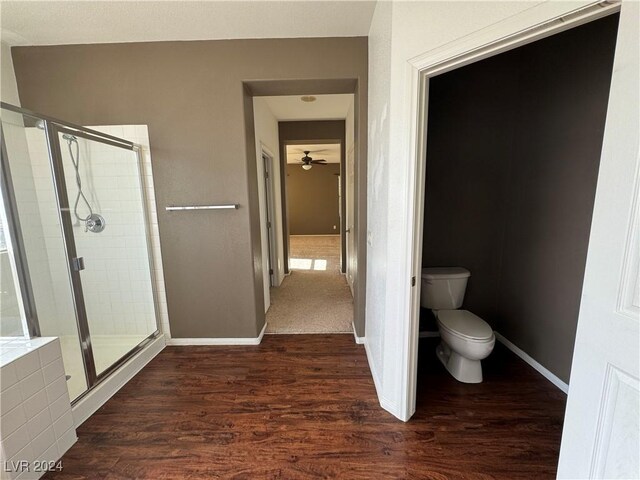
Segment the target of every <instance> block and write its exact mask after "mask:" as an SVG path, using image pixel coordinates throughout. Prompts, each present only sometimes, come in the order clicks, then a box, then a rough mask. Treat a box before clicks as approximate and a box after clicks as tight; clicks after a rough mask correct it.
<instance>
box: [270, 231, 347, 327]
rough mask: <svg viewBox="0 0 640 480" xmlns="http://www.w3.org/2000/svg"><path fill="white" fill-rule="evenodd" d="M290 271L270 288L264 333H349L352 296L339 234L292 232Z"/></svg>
mask: <svg viewBox="0 0 640 480" xmlns="http://www.w3.org/2000/svg"><path fill="white" fill-rule="evenodd" d="M289 265H290V271H291V274H290V275H289V276H287V277H285V279H284V281H283V282H282V285H280V286H279V287H277V288H272V289H271V307H269V311H268V312H267V330H266V333H350V332H351V331H352V327H351V322H352V320H353V298H352V297H351V290H349V286H348V285H347V281H346V280H345V277H344V275H342V274H341V273H340V237H339V236H327V237H322V236H293V235H292V236H291V237H290V259H289Z"/></svg>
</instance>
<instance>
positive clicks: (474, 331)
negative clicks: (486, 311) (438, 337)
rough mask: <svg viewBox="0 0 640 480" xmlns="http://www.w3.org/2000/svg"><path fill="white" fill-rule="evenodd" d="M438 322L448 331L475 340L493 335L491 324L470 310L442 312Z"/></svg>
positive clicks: (439, 314) (439, 313) (439, 312)
mask: <svg viewBox="0 0 640 480" xmlns="http://www.w3.org/2000/svg"><path fill="white" fill-rule="evenodd" d="M438 321H439V322H440V324H441V325H442V326H443V327H444V328H446V329H447V330H450V331H451V332H453V333H455V334H458V335H460V336H463V337H466V338H471V339H473V340H484V339H487V338H491V336H492V335H493V330H492V329H491V327H490V326H489V324H488V323H487V322H485V321H484V320H482V319H481V318H480V317H478V316H476V315H474V314H473V313H471V312H469V311H468V310H440V311H438Z"/></svg>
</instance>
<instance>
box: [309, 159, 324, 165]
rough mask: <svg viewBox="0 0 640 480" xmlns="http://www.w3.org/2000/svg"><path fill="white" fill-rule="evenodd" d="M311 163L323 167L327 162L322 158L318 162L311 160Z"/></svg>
mask: <svg viewBox="0 0 640 480" xmlns="http://www.w3.org/2000/svg"><path fill="white" fill-rule="evenodd" d="M311 163H317V164H320V165H325V164H326V163H327V161H326V160H325V159H324V158H320V159H318V160H311Z"/></svg>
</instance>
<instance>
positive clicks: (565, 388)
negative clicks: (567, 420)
mask: <svg viewBox="0 0 640 480" xmlns="http://www.w3.org/2000/svg"><path fill="white" fill-rule="evenodd" d="M494 333H495V335H496V339H497V340H498V341H499V342H500V343H501V344H503V345H504V346H505V347H507V348H508V349H509V350H511V351H512V352H513V353H515V354H516V355H517V356H519V357H520V358H521V359H522V360H524V361H525V362H526V363H528V364H529V365H531V367H533V369H534V370H537V371H538V373H540V374H541V375H542V376H543V377H545V378H546V379H547V380H549V381H550V382H551V383H553V384H554V385H555V386H556V387H558V388H559V389H560V390H562V391H563V392H564V393H567V392H568V391H569V385H567V384H566V383H564V382H563V381H562V380H560V379H559V378H558V377H556V376H555V375H554V374H553V373H551V372H550V371H549V370H547V369H546V368H545V367H543V366H542V365H540V364H539V363H538V362H536V361H535V360H534V359H533V358H531V357H530V356H529V355H528V354H527V353H526V352H524V351H523V350H521V349H520V348H518V347H516V346H515V345H514V344H513V343H511V342H510V341H509V340H507V339H506V338H504V337H503V336H502V335H500V334H499V333H498V332H494Z"/></svg>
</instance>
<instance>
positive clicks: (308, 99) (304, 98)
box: [300, 95, 316, 103]
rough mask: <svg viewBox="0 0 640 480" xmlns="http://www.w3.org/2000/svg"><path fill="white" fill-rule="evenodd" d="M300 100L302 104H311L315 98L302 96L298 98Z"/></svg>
mask: <svg viewBox="0 0 640 480" xmlns="http://www.w3.org/2000/svg"><path fill="white" fill-rule="evenodd" d="M300 100H302V101H303V102H307V103H311V102H315V101H316V97H314V96H313V95H304V96H303V97H300Z"/></svg>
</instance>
